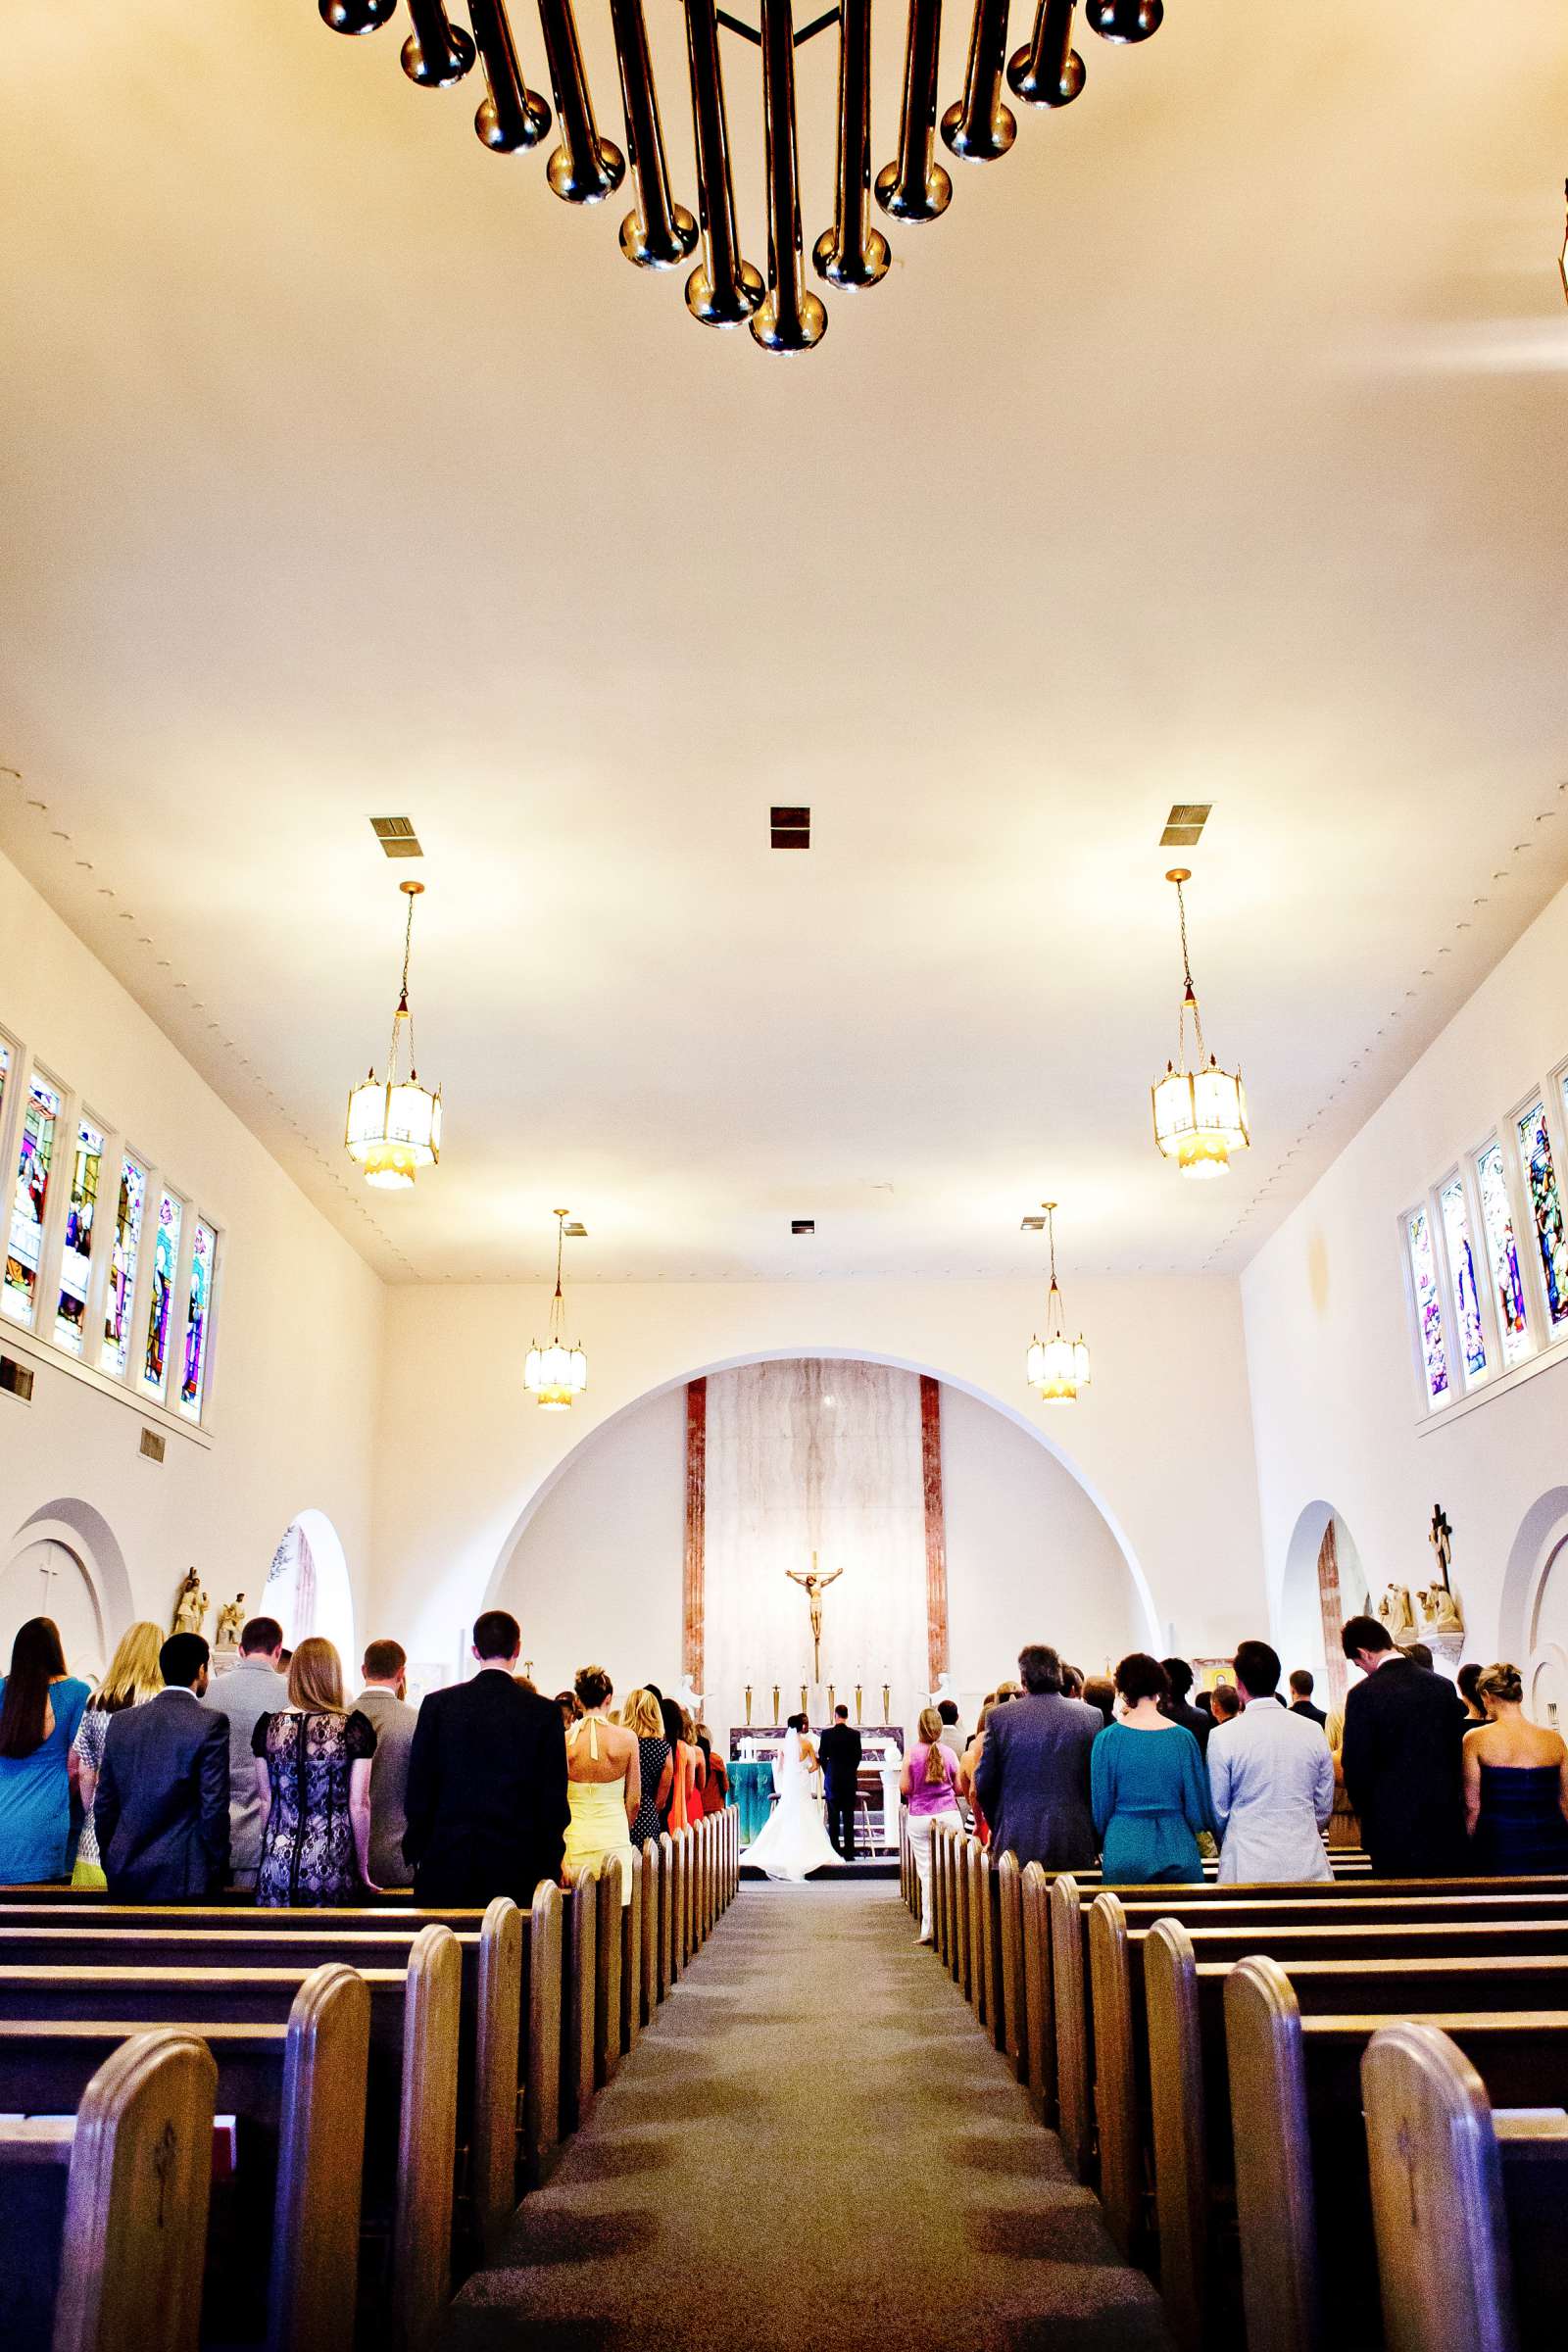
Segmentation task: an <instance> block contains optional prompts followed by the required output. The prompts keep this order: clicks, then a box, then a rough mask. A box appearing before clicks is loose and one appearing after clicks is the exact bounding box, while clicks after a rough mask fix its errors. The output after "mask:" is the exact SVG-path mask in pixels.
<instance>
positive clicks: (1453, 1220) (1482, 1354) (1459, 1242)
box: [1438, 1176, 1487, 1389]
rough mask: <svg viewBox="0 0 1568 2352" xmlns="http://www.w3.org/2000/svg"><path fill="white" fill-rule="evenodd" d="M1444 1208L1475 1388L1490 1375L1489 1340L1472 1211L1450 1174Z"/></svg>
mask: <svg viewBox="0 0 1568 2352" xmlns="http://www.w3.org/2000/svg"><path fill="white" fill-rule="evenodd" d="M1438 1207H1439V1208H1440V1209H1441V1211H1442V1212H1443V1240H1444V1246H1445V1248H1446V1250H1447V1253H1448V1280H1449V1282H1450V1284H1451V1285H1452V1288H1453V1303H1454V1307H1455V1310H1456V1311H1457V1314H1458V1318H1459V1341H1460V1345H1461V1347H1462V1348H1463V1350H1464V1380H1465V1387H1466V1388H1467V1389H1473V1388H1474V1387H1475V1386H1476V1385H1477V1383H1478V1382H1479V1381H1483V1380H1485V1379H1486V1377H1487V1342H1486V1335H1485V1333H1484V1332H1483V1330H1482V1327H1481V1300H1480V1299H1479V1298H1478V1296H1477V1294H1476V1261H1475V1258H1474V1255H1473V1254H1472V1252H1471V1249H1470V1215H1469V1211H1468V1210H1467V1209H1466V1207H1465V1204H1464V1185H1463V1182H1462V1180H1461V1179H1460V1178H1459V1177H1457V1176H1454V1177H1450V1179H1449V1181H1448V1182H1447V1183H1446V1185H1445V1186H1444V1188H1443V1190H1442V1192H1441V1193H1439V1195H1438Z"/></svg>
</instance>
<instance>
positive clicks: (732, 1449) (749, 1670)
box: [705, 1360, 928, 1730]
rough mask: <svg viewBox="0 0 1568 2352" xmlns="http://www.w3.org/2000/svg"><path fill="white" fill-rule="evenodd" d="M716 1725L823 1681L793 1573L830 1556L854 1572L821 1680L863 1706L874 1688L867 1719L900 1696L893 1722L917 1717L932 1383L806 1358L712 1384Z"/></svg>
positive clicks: (827, 1611) (710, 1674)
mask: <svg viewBox="0 0 1568 2352" xmlns="http://www.w3.org/2000/svg"><path fill="white" fill-rule="evenodd" d="M707 1453H708V1469H707V1481H706V1520H707V1576H706V1587H707V1601H706V1606H707V1669H706V1677H705V1679H706V1685H707V1694H708V1715H709V1720H710V1722H711V1724H712V1725H713V1726H714V1729H715V1730H716V1729H717V1728H718V1727H719V1725H720V1724H721V1723H723V1724H729V1723H737V1724H738V1723H741V1722H743V1721H744V1719H745V1710H744V1703H743V1699H742V1691H743V1690H744V1687H745V1685H746V1684H747V1683H748V1682H750V1683H751V1684H752V1686H753V1689H754V1692H755V1704H754V1718H755V1720H757V1721H758V1722H762V1721H765V1720H766V1718H767V1716H768V1714H769V1713H770V1711H771V1698H772V1691H771V1686H772V1684H773V1683H774V1682H777V1683H778V1685H779V1688H780V1693H781V1696H780V1705H781V1708H782V1710H783V1711H784V1712H786V1713H787V1712H789V1711H790V1710H791V1709H792V1708H794V1707H796V1706H798V1705H799V1704H800V1695H801V1685H802V1684H803V1683H806V1684H807V1685H808V1686H809V1685H810V1684H811V1681H812V1671H811V1634H810V1618H809V1606H808V1601H807V1596H806V1594H805V1593H804V1592H803V1591H802V1590H801V1588H800V1586H799V1585H793V1584H791V1583H790V1582H789V1579H788V1574H787V1571H789V1570H790V1569H795V1570H797V1571H798V1572H799V1573H801V1574H803V1575H804V1574H805V1573H806V1572H807V1571H808V1570H809V1567H810V1564H811V1553H812V1552H813V1551H814V1552H816V1554H817V1558H818V1566H819V1567H820V1569H821V1571H822V1573H823V1574H824V1575H831V1573H832V1572H833V1570H834V1569H835V1568H842V1569H843V1571H844V1574H843V1576H842V1577H841V1578H840V1579H839V1581H838V1582H837V1583H836V1584H834V1585H832V1586H830V1587H829V1589H828V1591H827V1592H826V1593H825V1594H824V1596H823V1604H822V1613H823V1637H822V1678H821V1683H820V1685H819V1686H818V1687H817V1688H816V1690H815V1691H813V1692H812V1697H811V1711H812V1714H813V1716H820V1715H821V1714H822V1713H823V1712H824V1711H825V1709H826V1705H827V1686H828V1684H829V1683H832V1684H835V1685H836V1686H837V1695H838V1697H839V1699H840V1700H841V1701H843V1702H844V1703H845V1704H846V1705H849V1706H852V1707H853V1705H854V1689H855V1685H856V1683H857V1682H860V1683H862V1684H863V1685H864V1687H865V1720H866V1721H867V1723H871V1722H875V1721H877V1720H878V1719H879V1717H880V1714H881V1696H882V1693H881V1685H882V1684H883V1682H884V1681H886V1682H887V1683H889V1684H890V1685H891V1687H892V1693H893V1717H894V1720H895V1722H900V1723H909V1722H911V1721H912V1720H913V1716H912V1710H913V1708H914V1706H915V1703H916V1699H915V1693H916V1691H920V1690H923V1689H925V1688H928V1686H927V1684H926V1681H925V1673H926V1654H925V1651H926V1530H925V1484H924V1474H923V1468H922V1459H921V1438H920V1383H919V1378H918V1375H917V1374H915V1373H912V1372H904V1371H899V1370H895V1369H894V1368H893V1367H891V1366H889V1365H884V1364H866V1363H853V1362H844V1361H813V1360H801V1361H794V1362H784V1363H763V1364H748V1365H746V1366H744V1367H742V1368H741V1369H740V1370H738V1371H733V1372H722V1373H714V1374H711V1376H710V1378H709V1382H708V1410H707Z"/></svg>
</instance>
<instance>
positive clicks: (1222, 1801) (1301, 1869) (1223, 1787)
mask: <svg viewBox="0 0 1568 2352" xmlns="http://www.w3.org/2000/svg"><path fill="white" fill-rule="evenodd" d="M1235 1673H1236V1690H1237V1694H1238V1697H1239V1699H1240V1702H1241V1711H1240V1713H1239V1714H1237V1715H1236V1716H1235V1717H1233V1718H1232V1720H1231V1721H1230V1722H1229V1723H1221V1724H1217V1725H1216V1726H1215V1729H1214V1732H1213V1735H1212V1737H1211V1738H1210V1740H1209V1742H1208V1780H1209V1790H1210V1793H1211V1795H1212V1797H1213V1800H1214V1818H1215V1821H1216V1823H1217V1825H1218V1829H1219V1837H1220V1849H1219V1875H1220V1882H1221V1884H1222V1885H1223V1886H1227V1887H1228V1886H1234V1885H1235V1884H1237V1883H1238V1882H1240V1881H1246V1882H1248V1883H1257V1882H1262V1881H1265V1880H1274V1881H1290V1882H1304V1881H1306V1880H1310V1879H1328V1878H1332V1877H1333V1875H1334V1874H1333V1872H1332V1870H1331V1869H1330V1868H1329V1858H1328V1854H1327V1852H1326V1851H1325V1850H1324V1845H1323V1832H1324V1830H1325V1829H1326V1828H1327V1826H1328V1820H1329V1815H1330V1813H1331V1812H1332V1811H1333V1808H1334V1764H1333V1760H1332V1758H1331V1757H1330V1755H1329V1746H1328V1741H1327V1740H1325V1739H1324V1737H1323V1734H1322V1733H1321V1731H1320V1730H1319V1729H1318V1727H1317V1725H1316V1724H1315V1723H1308V1722H1307V1721H1306V1720H1305V1719H1304V1717H1302V1716H1299V1715H1293V1714H1292V1713H1291V1710H1290V1709H1289V1707H1287V1706H1285V1705H1284V1704H1283V1703H1282V1701H1281V1699H1280V1694H1279V1692H1280V1660H1279V1652H1278V1651H1277V1650H1275V1649H1272V1648H1271V1647H1270V1646H1269V1644H1268V1642H1242V1644H1241V1645H1240V1647H1239V1648H1238V1650H1237V1652H1236V1663H1235Z"/></svg>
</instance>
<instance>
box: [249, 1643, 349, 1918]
mask: <svg viewBox="0 0 1568 2352" xmlns="http://www.w3.org/2000/svg"><path fill="white" fill-rule="evenodd" d="M251 1751H252V1753H253V1754H254V1756H255V1758H256V1789H257V1794H258V1796H259V1797H260V1799H261V1807H262V1860H261V1868H260V1870H259V1871H258V1872H257V1876H256V1900H257V1902H258V1903H261V1904H269V1905H274V1904H284V1905H292V1904H304V1905H315V1904H333V1903H337V1904H341V1903H353V1902H357V1901H358V1900H359V1897H360V1895H361V1894H362V1893H364V1892H366V1891H367V1890H368V1891H369V1892H371V1893H373V1892H375V1891H376V1889H375V1887H374V1885H373V1883H372V1881H371V1878H370V1758H371V1757H372V1756H373V1755H374V1753H375V1733H374V1730H373V1729H372V1727H371V1724H370V1722H369V1719H368V1716H365V1715H362V1714H361V1713H360V1711H359V1709H358V1708H357V1707H356V1708H355V1709H354V1711H353V1712H352V1713H350V1711H349V1709H348V1707H347V1706H346V1705H345V1703H344V1698H343V1667H342V1662H341V1660H340V1659H339V1657H338V1654H337V1651H336V1650H335V1649H334V1648H333V1646H332V1644H331V1642H327V1641H324V1640H323V1639H322V1638H321V1636H320V1635H319V1634H312V1635H311V1636H310V1637H309V1639H308V1640H306V1641H304V1642H301V1643H300V1645H299V1647H298V1648H297V1649H296V1650H295V1652H294V1655H293V1657H292V1658H291V1659H290V1661H289V1669H288V1705H287V1706H286V1707H280V1708H279V1709H278V1710H277V1713H276V1714H275V1715H264V1716H263V1717H262V1718H261V1720H260V1721H259V1722H258V1724H257V1726H256V1729H255V1731H254V1732H253V1733H252V1735H251Z"/></svg>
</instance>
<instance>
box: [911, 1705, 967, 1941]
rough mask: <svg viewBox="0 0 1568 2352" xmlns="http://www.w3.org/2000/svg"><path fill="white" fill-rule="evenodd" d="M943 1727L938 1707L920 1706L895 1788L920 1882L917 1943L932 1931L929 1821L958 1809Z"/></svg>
mask: <svg viewBox="0 0 1568 2352" xmlns="http://www.w3.org/2000/svg"><path fill="white" fill-rule="evenodd" d="M946 1728H947V1727H946V1726H945V1725H944V1723H943V1721H942V1716H941V1712H940V1710H939V1709H938V1708H936V1707H922V1708H921V1710H920V1718H919V1722H918V1724H917V1725H916V1727H915V1729H916V1735H917V1737H916V1740H915V1744H914V1746H913V1747H911V1748H910V1750H909V1752H908V1754H907V1756H906V1757H905V1759H904V1769H903V1771H902V1772H901V1773H900V1775H899V1789H900V1791H901V1793H902V1795H903V1797H904V1799H905V1802H906V1804H907V1806H908V1809H909V1814H908V1825H907V1826H908V1835H909V1846H910V1850H911V1851H912V1853H913V1855H914V1869H915V1876H916V1878H917V1879H918V1881H919V1885H920V1933H919V1935H918V1936H917V1937H916V1938H915V1940H916V1942H918V1943H929V1942H930V1941H931V1940H932V1936H933V1935H934V1933H935V1914H934V1910H933V1906H932V1900H931V1838H932V1830H933V1825H934V1824H935V1822H936V1820H937V1818H938V1816H939V1815H941V1814H944V1813H952V1814H956V1812H957V1810H958V1799H957V1795H956V1784H957V1778H958V1759H957V1757H956V1755H955V1753H954V1751H953V1749H952V1748H951V1747H949V1746H947V1745H946V1743H945V1742H944V1740H943V1738H942V1735H943V1732H944V1730H945V1729H946Z"/></svg>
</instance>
